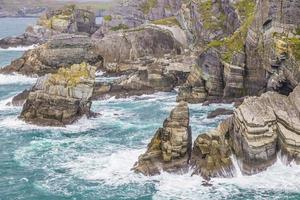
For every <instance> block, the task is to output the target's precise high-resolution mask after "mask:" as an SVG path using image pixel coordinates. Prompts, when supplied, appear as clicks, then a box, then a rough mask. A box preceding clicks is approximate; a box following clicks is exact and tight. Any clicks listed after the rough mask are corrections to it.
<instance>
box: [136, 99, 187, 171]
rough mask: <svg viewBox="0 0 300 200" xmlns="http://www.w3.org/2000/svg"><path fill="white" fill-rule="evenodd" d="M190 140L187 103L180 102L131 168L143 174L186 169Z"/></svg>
mask: <svg viewBox="0 0 300 200" xmlns="http://www.w3.org/2000/svg"><path fill="white" fill-rule="evenodd" d="M191 142H192V136H191V127H190V126H189V109H188V105H187V103H184V102H180V103H179V104H178V105H177V106H176V107H175V108H174V109H173V110H172V111H171V114H170V117H168V118H167V119H166V120H165V121H164V124H163V128H159V129H158V130H157V132H156V133H155V135H154V137H153V138H152V140H151V142H150V144H149V145H148V149H147V151H146V153H145V154H142V155H141V156H140V157H139V160H138V162H137V163H136V164H135V166H134V168H133V170H134V171H135V172H137V173H142V174H144V175H155V174H159V173H160V171H167V172H179V171H182V170H187V168H188V162H189V159H190V153H191V146H192V144H191Z"/></svg>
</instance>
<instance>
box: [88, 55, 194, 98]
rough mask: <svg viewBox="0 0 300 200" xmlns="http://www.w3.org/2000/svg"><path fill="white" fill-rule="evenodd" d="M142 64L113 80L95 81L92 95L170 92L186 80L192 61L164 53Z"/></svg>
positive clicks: (107, 95)
mask: <svg viewBox="0 0 300 200" xmlns="http://www.w3.org/2000/svg"><path fill="white" fill-rule="evenodd" d="M144 65H145V66H144V67H139V68H138V69H137V70H136V71H134V72H132V73H131V74H129V75H127V76H125V77H123V78H121V79H119V80H116V81H114V82H111V83H102V82H98V83H96V86H95V90H94V95H93V97H94V98H95V99H102V98H106V97H110V96H115V97H117V98H119V97H128V96H132V95H142V94H150V93H154V92H158V91H164V92H170V91H172V90H173V89H174V88H175V87H176V86H179V85H182V84H183V83H184V82H185V81H186V79H187V76H188V74H189V73H190V68H191V65H192V62H190V60H189V57H185V56H175V57H174V56H171V55H166V56H165V57H164V58H161V59H156V60H153V63H151V62H150V63H149V64H146V63H145V64H144Z"/></svg>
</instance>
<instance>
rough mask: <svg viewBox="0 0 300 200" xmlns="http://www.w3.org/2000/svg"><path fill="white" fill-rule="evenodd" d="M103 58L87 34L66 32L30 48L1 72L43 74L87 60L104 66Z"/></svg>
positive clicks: (98, 65)
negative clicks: (80, 34) (34, 47)
mask: <svg viewBox="0 0 300 200" xmlns="http://www.w3.org/2000/svg"><path fill="white" fill-rule="evenodd" d="M102 61H103V58H102V57H101V56H99V55H98V54H97V53H96V51H95V48H94V46H93V43H92V41H91V40H90V38H88V37H87V36H78V35H70V34H64V35H59V36H55V37H54V38H53V39H52V40H50V41H49V42H48V43H46V44H44V45H41V46H39V47H38V48H36V49H33V50H29V51H27V52H25V53H24V55H23V56H22V57H21V58H19V59H16V60H14V61H13V62H12V63H11V64H10V65H8V66H6V67H5V68H3V69H1V70H0V72H1V73H15V72H16V73H20V74H24V75H29V76H32V75H38V76H43V75H45V74H47V73H55V72H56V71H57V70H58V69H59V68H60V67H68V66H70V65H72V64H80V63H82V62H87V63H89V64H91V65H94V66H96V67H97V68H100V67H102Z"/></svg>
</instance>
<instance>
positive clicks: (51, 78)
mask: <svg viewBox="0 0 300 200" xmlns="http://www.w3.org/2000/svg"><path fill="white" fill-rule="evenodd" d="M95 73H96V68H95V67H93V66H90V65H88V64H86V63H81V64H75V65H72V66H71V67H70V68H69V69H67V68H61V69H59V70H58V72H57V73H55V74H47V75H45V76H44V77H41V78H39V79H38V81H37V83H36V84H35V86H34V87H33V88H32V90H31V91H30V93H29V95H28V97H27V100H26V102H25V104H24V106H23V110H22V113H21V115H20V118H21V119H23V120H24V121H26V122H29V123H33V124H37V125H44V126H64V125H66V124H71V123H73V122H74V121H76V120H78V119H79V118H80V117H82V116H83V115H85V114H86V115H88V116H89V115H90V107H91V97H92V94H93V89H94V84H95Z"/></svg>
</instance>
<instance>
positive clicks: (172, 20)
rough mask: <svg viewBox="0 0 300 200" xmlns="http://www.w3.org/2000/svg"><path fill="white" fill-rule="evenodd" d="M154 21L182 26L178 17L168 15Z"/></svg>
mask: <svg viewBox="0 0 300 200" xmlns="http://www.w3.org/2000/svg"><path fill="white" fill-rule="evenodd" d="M152 23H153V24H156V25H165V26H180V24H179V22H178V21H177V19H176V17H168V18H163V19H158V20H155V21H152Z"/></svg>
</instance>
